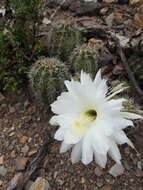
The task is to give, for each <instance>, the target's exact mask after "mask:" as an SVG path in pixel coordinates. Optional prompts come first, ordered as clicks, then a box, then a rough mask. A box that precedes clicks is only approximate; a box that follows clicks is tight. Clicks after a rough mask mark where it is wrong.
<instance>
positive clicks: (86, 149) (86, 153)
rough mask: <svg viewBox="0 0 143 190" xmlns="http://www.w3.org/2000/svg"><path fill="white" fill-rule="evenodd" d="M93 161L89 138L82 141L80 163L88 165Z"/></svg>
mask: <svg viewBox="0 0 143 190" xmlns="http://www.w3.org/2000/svg"><path fill="white" fill-rule="evenodd" d="M92 160H93V149H92V147H91V142H90V139H89V138H86V137H85V138H84V139H83V144H82V163H84V164H85V165H87V164H89V163H90V162H91V161H92Z"/></svg>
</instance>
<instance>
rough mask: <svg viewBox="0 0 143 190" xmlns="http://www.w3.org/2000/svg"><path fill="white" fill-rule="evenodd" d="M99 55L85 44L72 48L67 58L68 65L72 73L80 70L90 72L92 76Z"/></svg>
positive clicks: (94, 72)
mask: <svg viewBox="0 0 143 190" xmlns="http://www.w3.org/2000/svg"><path fill="white" fill-rule="evenodd" d="M98 62H99V56H98V54H97V52H96V51H95V50H94V49H93V48H91V47H90V46H87V45H86V44H84V45H82V46H81V47H77V48H75V49H74V51H73V53H72V55H71V56H70V59H69V64H70V65H69V67H70V68H71V71H72V72H74V73H79V72H80V71H81V70H83V71H85V72H87V73H90V74H91V75H92V76H93V77H94V76H95V74H96V72H97V70H98Z"/></svg>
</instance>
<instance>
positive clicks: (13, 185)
mask: <svg viewBox="0 0 143 190" xmlns="http://www.w3.org/2000/svg"><path fill="white" fill-rule="evenodd" d="M22 177H23V174H22V173H17V174H15V176H14V177H13V178H12V180H11V181H10V183H9V185H8V188H7V190H14V189H15V188H16V187H17V185H18V183H19V181H20V180H22Z"/></svg>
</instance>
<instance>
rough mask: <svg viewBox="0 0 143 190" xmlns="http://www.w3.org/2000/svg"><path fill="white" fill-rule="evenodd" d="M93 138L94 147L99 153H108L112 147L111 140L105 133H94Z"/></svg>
mask: <svg viewBox="0 0 143 190" xmlns="http://www.w3.org/2000/svg"><path fill="white" fill-rule="evenodd" d="M91 138H93V139H92V141H91V142H92V146H93V149H94V150H95V151H96V152H97V153H99V154H103V155H106V154H107V151H108V150H109V147H110V144H109V141H108V139H107V138H106V136H104V135H103V134H100V133H97V134H94V135H93V137H91Z"/></svg>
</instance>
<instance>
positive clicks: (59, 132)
mask: <svg viewBox="0 0 143 190" xmlns="http://www.w3.org/2000/svg"><path fill="white" fill-rule="evenodd" d="M64 132H65V130H64V129H63V128H61V127H60V128H59V129H58V130H57V131H56V133H55V136H54V138H55V139H56V140H58V141H62V140H64Z"/></svg>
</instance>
